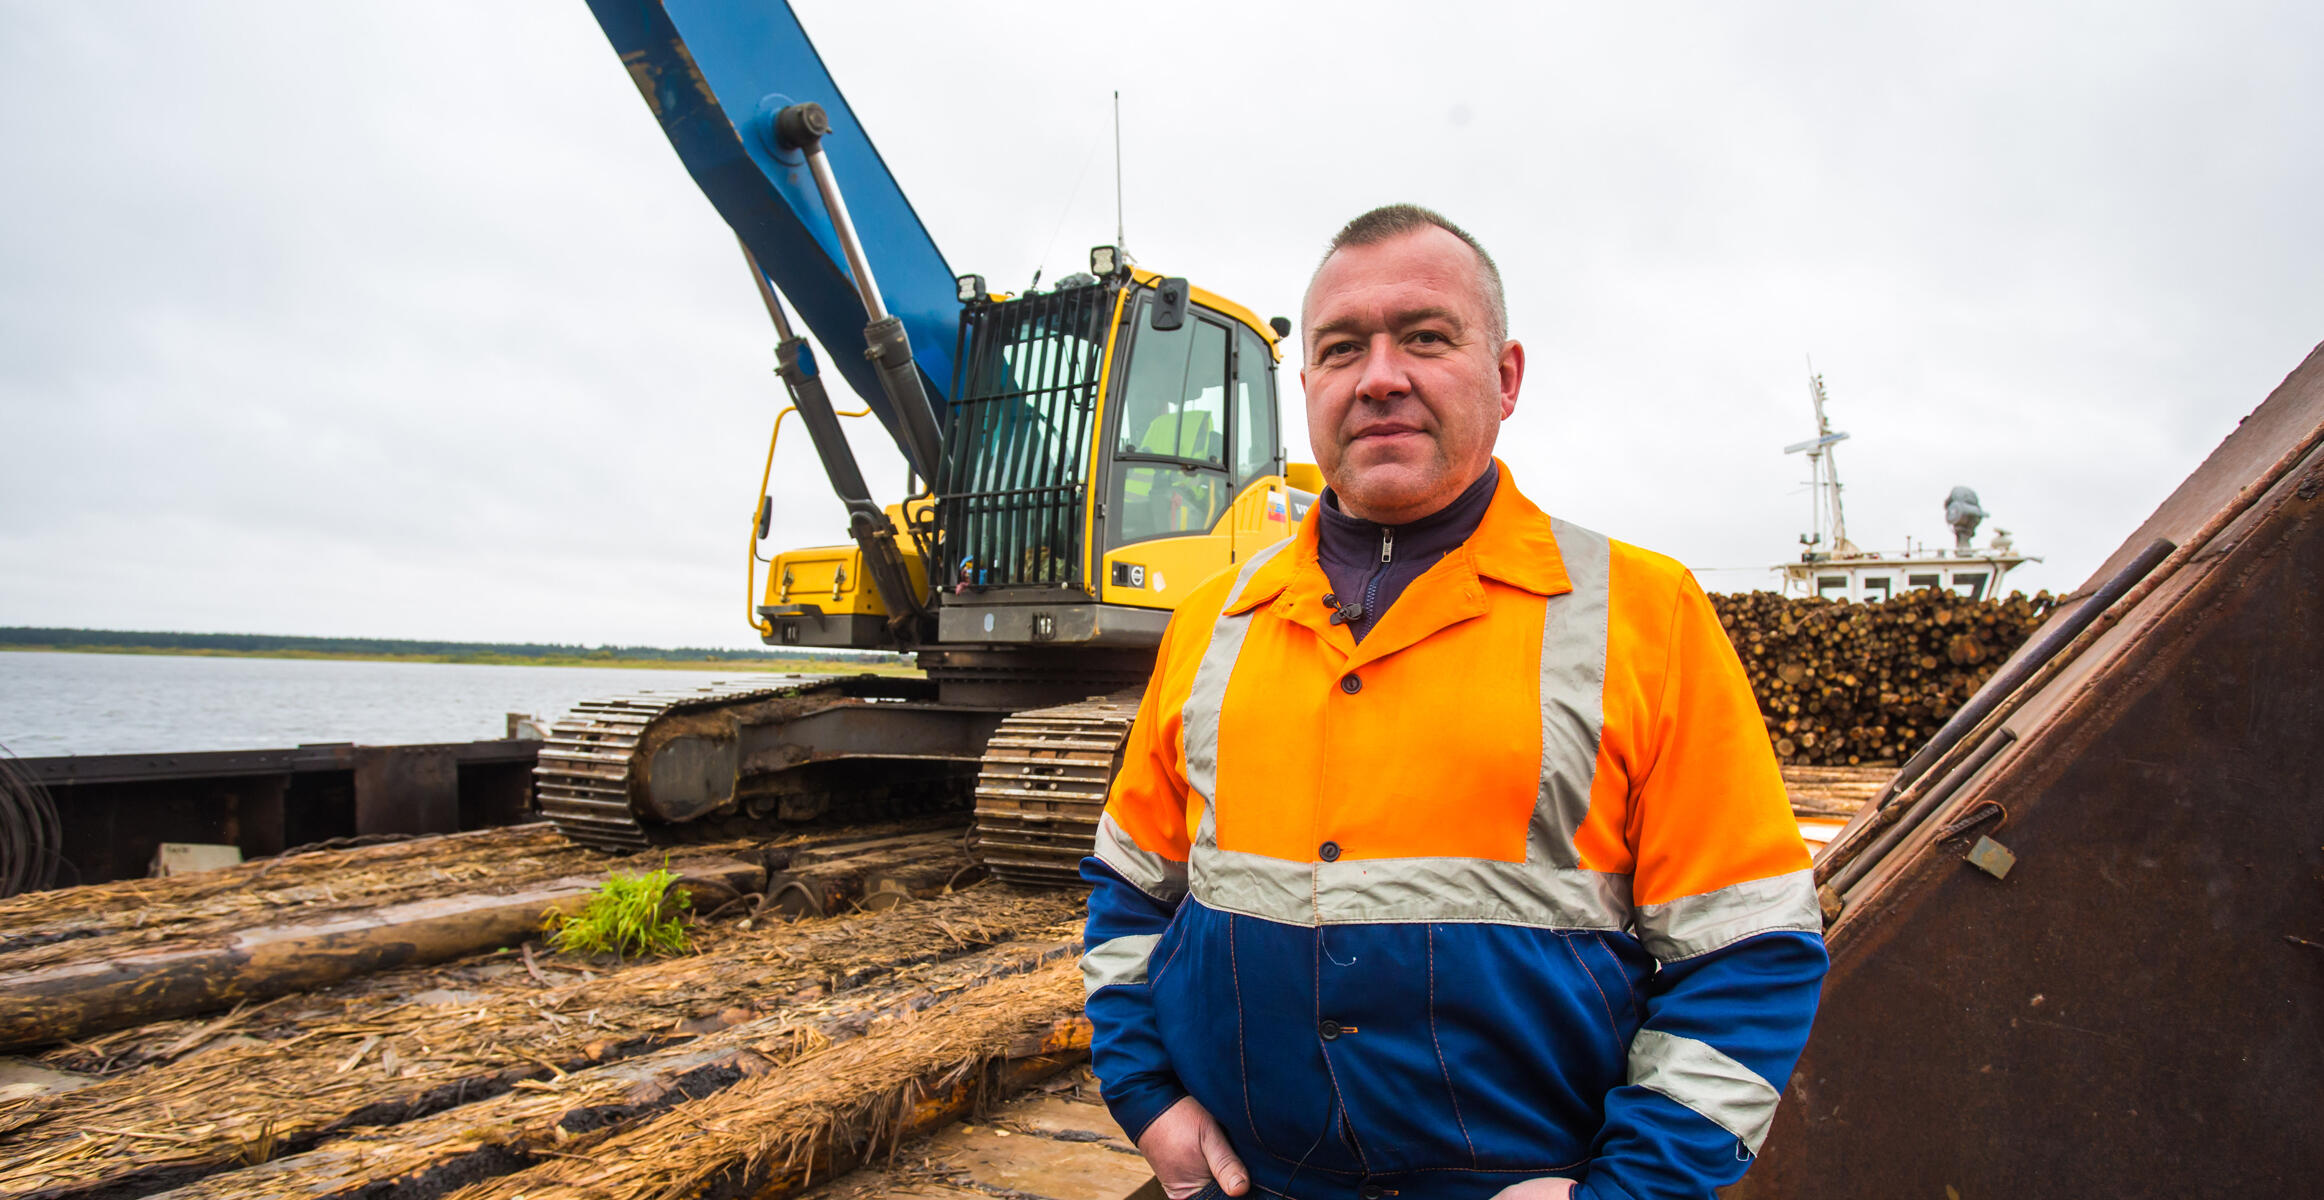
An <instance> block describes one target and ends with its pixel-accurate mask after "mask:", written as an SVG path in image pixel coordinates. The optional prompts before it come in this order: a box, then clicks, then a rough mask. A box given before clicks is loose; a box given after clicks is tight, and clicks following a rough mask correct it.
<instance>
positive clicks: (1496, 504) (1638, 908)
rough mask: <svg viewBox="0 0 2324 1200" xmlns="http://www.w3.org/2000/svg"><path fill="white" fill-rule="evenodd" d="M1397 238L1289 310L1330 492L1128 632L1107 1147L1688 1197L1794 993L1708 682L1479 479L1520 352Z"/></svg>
mask: <svg viewBox="0 0 2324 1200" xmlns="http://www.w3.org/2000/svg"><path fill="white" fill-rule="evenodd" d="M1505 313H1506V307H1505V304H1504V301H1503V299H1502V291H1501V282H1500V276H1499V272H1498V270H1497V269H1496V268H1495V267H1494V265H1493V262H1492V259H1491V258H1490V257H1489V256H1487V255H1486V253H1485V252H1484V249H1483V247H1481V246H1479V245H1478V244H1477V242H1476V241H1475V239H1473V238H1471V237H1469V235H1468V234H1466V233H1464V232H1462V231H1461V230H1460V229H1459V228H1458V227H1456V226H1454V225H1453V224H1452V223H1451V222H1449V221H1446V220H1445V219H1444V218H1442V217H1440V216H1437V215H1436V214H1434V213H1431V212H1428V211H1427V210H1425V209H1420V208H1415V207H1412V206H1409V205H1396V206H1391V207H1388V208H1384V209H1379V210H1376V211H1374V212H1371V213H1367V214H1366V215H1364V216H1362V217H1359V218H1357V219H1356V220H1355V221H1354V222H1352V223H1351V224H1349V225H1348V227H1347V228H1346V229H1344V230H1342V231H1341V233H1340V235H1339V236H1338V237H1337V238H1336V239H1334V240H1333V242H1332V246H1331V249H1330V251H1329V253H1328V254H1327V255H1326V256H1325V258H1324V261H1323V265H1322V266H1321V267H1319V268H1318V269H1317V271H1316V274H1315V277H1314V279H1313V280H1312V281H1311V282H1310V284H1309V286H1308V294H1307V300H1306V302H1305V304H1304V306H1303V312H1302V318H1303V325H1304V327H1305V346H1304V356H1303V360H1302V365H1301V368H1300V382H1301V383H1302V384H1303V385H1304V386H1305V388H1306V392H1307V414H1308V429H1309V433H1310V436H1311V437H1312V439H1313V441H1314V448H1315V454H1316V460H1317V463H1318V465H1319V466H1320V467H1321V468H1322V470H1323V475H1324V478H1325V480H1326V481H1327V482H1328V483H1329V485H1330V487H1329V490H1328V491H1327V492H1326V493H1325V495H1324V497H1323V499H1322V500H1321V501H1319V502H1318V503H1317V504H1315V505H1314V506H1313V507H1312V508H1311V509H1310V510H1309V513H1308V516H1307V518H1306V519H1305V521H1304V522H1302V524H1301V526H1300V528H1299V530H1298V532H1297V533H1296V534H1295V535H1294V536H1293V537H1292V538H1291V539H1290V540H1289V541H1288V542H1284V543H1281V544H1279V545H1278V546H1276V547H1274V548H1272V549H1271V550H1270V551H1267V552H1262V553H1261V554H1257V555H1253V556H1252V557H1251V558H1250V559H1249V560H1247V561H1246V562H1245V563H1243V564H1242V565H1241V566H1240V567H1239V568H1238V569H1236V570H1235V571H1233V572H1231V573H1230V574H1227V575H1222V576H1220V577H1219V578H1216V579H1213V580H1211V581H1209V582H1208V583H1206V584H1204V585H1203V586H1202V587H1201V588H1200V589H1199V590H1198V591H1197V592H1196V593H1195V594H1194V595H1193V596H1192V597H1191V598H1190V599H1189V600H1188V601H1187V602H1186V603H1184V604H1182V605H1181V606H1180V608H1179V610H1178V614H1177V617H1176V618H1175V619H1174V621H1173V622H1172V624H1171V627H1170V630H1169V632H1168V633H1167V634H1166V635H1165V637H1164V640H1163V644H1162V649H1161V657H1160V661H1159V662H1158V664H1157V666H1156V668H1155V672H1154V678H1153V681H1152V683H1151V684H1150V686H1149V687H1148V688H1147V690H1146V695H1145V699H1144V702H1143V704H1142V705H1141V707H1140V709H1139V713H1138V718H1137V723H1136V725H1135V726H1134V727H1133V729H1132V731H1131V735H1130V741H1129V745H1128V747H1127V750H1126V753H1125V757H1124V762H1123V766H1122V772H1121V775H1120V776H1119V778H1118V779H1117V780H1116V781H1115V784H1114V789H1113V792H1112V795H1111V797H1110V798H1109V801H1108V804H1107V808H1106V816H1105V818H1104V820H1103V822H1102V823H1101V825H1100V827H1099V831H1098V839H1097V847H1096V852H1095V853H1094V855H1093V856H1092V857H1090V858H1089V859H1087V860H1085V862H1084V865H1083V868H1082V870H1083V874H1084V876H1085V877H1087V878H1088V879H1089V880H1090V882H1091V883H1092V884H1094V885H1095V889H1096V890H1095V891H1094V893H1093V894H1092V895H1091V897H1090V902H1089V925H1088V934H1087V945H1088V952H1087V954H1086V955H1085V956H1084V958H1083V972H1084V976H1085V980H1086V982H1087V984H1088V987H1089V989H1090V992H1089V1005H1088V1009H1089V1016H1090V1019H1091V1021H1092V1022H1093V1023H1094V1024H1095V1026H1096V1038H1095V1043H1094V1047H1093V1055H1094V1059H1095V1067H1096V1070H1097V1074H1098V1076H1099V1078H1100V1079H1101V1080H1102V1081H1103V1091H1104V1095H1105V1099H1106V1101H1107V1103H1108V1104H1109V1105H1110V1106H1111V1108H1112V1110H1113V1113H1114V1116H1115V1118H1116V1119H1117V1120H1118V1121H1119V1122H1120V1123H1121V1125H1122V1128H1123V1129H1124V1130H1125V1131H1126V1132H1128V1133H1129V1134H1130V1135H1131V1136H1132V1137H1133V1138H1135V1139H1136V1140H1137V1143H1138V1148H1139V1149H1140V1151H1142V1152H1143V1153H1144V1154H1145V1155H1146V1157H1147V1159H1148V1160H1149V1161H1150V1162H1151V1163H1152V1164H1153V1166H1154V1170H1155V1173H1156V1175H1157V1176H1158V1177H1159V1178H1160V1179H1161V1181H1162V1184H1163V1187H1164V1191H1165V1193H1166V1194H1167V1195H1168V1196H1170V1197H1172V1198H1173V1200H1180V1198H1183V1197H1188V1196H1193V1195H1197V1194H1211V1195H1215V1194H1219V1193H1221V1192H1223V1193H1224V1194H1226V1195H1236V1196H1239V1195H1244V1194H1246V1193H1250V1192H1252V1191H1254V1190H1255V1191H1256V1192H1258V1193H1261V1194H1266V1195H1279V1196H1293V1197H1300V1198H1303V1200H1304V1198H1309V1197H1335V1198H1336V1197H1347V1198H1350V1200H1374V1198H1377V1197H1384V1196H1405V1197H1451V1198H1454V1200H1470V1198H1475V1200H1485V1198H1488V1197H1506V1198H1509V1200H1536V1198H1538V1200H1554V1198H1556V1197H1562V1196H1567V1195H1569V1194H1573V1195H1585V1196H1591V1197H1605V1198H1613V1197H1640V1198H1642V1197H1664V1196H1671V1197H1676V1196H1689V1197H1700V1196H1708V1195H1710V1194H1711V1192H1712V1190H1713V1189H1714V1188H1716V1187H1719V1186H1721V1185H1724V1184H1726V1183H1729V1182H1732V1181H1733V1180H1734V1179H1736V1178H1737V1177H1739V1176H1740V1175H1741V1174H1742V1173H1743V1170H1744V1168H1745V1167H1746V1166H1747V1165H1748V1164H1749V1161H1750V1159H1751V1156H1752V1155H1753V1153H1754V1152H1755V1151H1756V1150H1757V1148H1758V1146H1759V1142H1760V1139H1761V1138H1762V1137H1764V1136H1765V1134H1766V1130H1767V1125H1768V1121H1769V1119H1770V1118H1771V1115H1772V1113H1773V1111H1774V1107H1775V1102H1776V1098H1777V1096H1778V1093H1779V1091H1780V1089H1781V1086H1782V1083H1783V1081H1784V1080H1785V1079H1787V1078H1788V1077H1789V1075H1790V1072H1791V1069H1792V1064H1793V1062H1794V1060H1795V1059H1796V1058H1797V1057H1798V1054H1799V1051H1800V1048H1801V1046H1802V1045H1803V1044H1804V1042H1805V1041H1806V1038H1807V1032H1808V1024H1809V1020H1810V1018H1811V1017H1812V1016H1813V1014H1814V1008H1815V998H1816V990H1817V986H1818V984H1819V982H1820V980H1821V979H1822V977H1823V973H1824V970H1825V967H1826V965H1827V960H1826V958H1825V955H1824V948H1823V941H1822V938H1821V922H1820V920H1819V918H1818V912H1817V908H1816V902H1815V896H1814V892H1813V889H1812V886H1811V884H1810V882H1809V876H1808V858H1807V852H1806V850H1805V848H1804V847H1803V845H1802V843H1801V841H1800V838H1799V833H1798V827H1797V826H1796V824H1795V823H1794V822H1793V820H1792V817H1791V810H1790V807H1789V805H1788V804H1787V803H1786V801H1785V798H1784V792H1783V785H1782V781H1781V779H1780V778H1779V776H1778V775H1777V773H1776V767H1775V760H1774V756H1773V754H1772V753H1771V752H1770V751H1769V749H1768V745H1767V738H1766V734H1765V731H1764V729H1763V726H1762V724H1761V722H1760V718H1759V711H1758V707H1757V705H1756V703H1755V702H1754V701H1753V699H1752V696H1751V692H1750V689H1749V687H1748V685H1747V683H1746V682H1745V679H1744V675H1743V670H1742V667H1741V664H1740V663H1739V662H1738V661H1737V659H1736V657H1735V652H1734V649H1733V648H1732V647H1731V646H1730V645H1729V644H1728V642H1727V639H1726V637H1725V635H1724V634H1723V633H1722V632H1721V630H1720V627H1719V623H1718V618H1717V617H1716V615H1715V614H1714V613H1713V612H1712V611H1711V608H1710V604H1709V602H1708V600H1706V599H1705V597H1704V596H1703V593H1702V590H1701V589H1700V588H1699V587H1698V586H1697V585H1696V584H1695V582H1694V580H1693V577H1692V576H1690V575H1689V574H1688V573H1687V571H1686V570H1685V568H1683V567H1681V566H1679V565H1678V564H1677V563H1674V562H1672V561H1671V560H1669V559H1667V558H1663V557H1661V556H1659V555H1655V554H1650V553H1648V552H1646V551H1643V550H1639V549H1636V548H1634V547H1631V546H1628V545H1624V544H1622V543H1620V542H1613V541H1610V540H1608V539H1606V538H1604V537H1601V536H1599V535H1597V534H1594V533H1591V532H1589V531H1587V530H1583V529H1580V528H1577V527H1575V526H1572V525H1568V524H1566V523H1564V522H1562V521H1556V520H1553V519H1551V518H1550V517H1547V516H1545V515H1543V514H1542V512H1541V511H1540V510H1539V509H1537V508H1535V507H1534V506H1533V504H1532V503H1531V502H1530V501H1528V500H1527V499H1526V498H1525V497H1524V496H1523V495H1522V494H1520V493H1519V492H1518V490H1517V486H1516V482H1515V481H1514V480H1513V479H1512V478H1511V477H1510V475H1509V473H1508V471H1507V469H1506V468H1505V467H1503V466H1502V465H1500V464H1499V463H1498V462H1497V461H1496V460H1495V459H1494V458H1493V453H1492V452H1493V444H1494V440H1495V438H1496V436H1497V434H1498V432H1499V429H1500V424H1501V422H1502V421H1503V420H1504V419H1506V418H1507V417H1508V416H1509V415H1510V413H1512V412H1513V411H1514V410H1515V409H1516V406H1517V396H1518V390H1519V385H1520V384H1521V383H1522V382H1523V379H1524V375H1525V351H1524V348H1523V347H1522V346H1520V345H1519V344H1518V343H1516V342H1514V341H1510V340H1509V338H1508V332H1507V319H1506V316H1505Z"/></svg>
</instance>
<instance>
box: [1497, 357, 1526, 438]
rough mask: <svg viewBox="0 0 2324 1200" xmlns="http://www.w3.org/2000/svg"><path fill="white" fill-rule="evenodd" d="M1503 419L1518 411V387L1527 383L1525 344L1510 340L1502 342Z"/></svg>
mask: <svg viewBox="0 0 2324 1200" xmlns="http://www.w3.org/2000/svg"><path fill="white" fill-rule="evenodd" d="M1499 366H1500V374H1501V419H1502V420H1504V421H1506V420H1508V419H1509V414H1510V413H1513V412H1516V411H1517V389H1518V388H1520V387H1522V386H1523V385H1524V383H1525V344H1524V343H1523V342H1516V341H1509V342H1503V343H1501V361H1500V364H1499Z"/></svg>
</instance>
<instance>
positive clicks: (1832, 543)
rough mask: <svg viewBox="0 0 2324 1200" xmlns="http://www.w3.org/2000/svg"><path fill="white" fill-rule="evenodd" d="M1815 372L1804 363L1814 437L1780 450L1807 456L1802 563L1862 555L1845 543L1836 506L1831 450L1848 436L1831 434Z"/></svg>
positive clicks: (1843, 521) (1836, 472)
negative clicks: (1806, 491)
mask: <svg viewBox="0 0 2324 1200" xmlns="http://www.w3.org/2000/svg"><path fill="white" fill-rule="evenodd" d="M1815 371H1816V367H1815V363H1814V362H1813V361H1812V360H1811V361H1810V362H1809V363H1808V402H1809V403H1810V404H1812V405H1813V406H1814V407H1815V412H1816V436H1814V437H1812V438H1810V439H1808V440H1807V441H1804V442H1794V443H1792V444H1791V445H1789V446H1785V447H1784V448H1783V452H1784V453H1785V454H1799V453H1802V452H1805V453H1806V454H1807V456H1808V475H1809V478H1808V495H1809V507H1808V520H1809V522H1810V526H1811V527H1810V530H1809V532H1807V533H1803V534H1801V535H1800V539H1799V540H1800V544H1801V545H1802V546H1805V547H1807V549H1806V550H1804V551H1802V552H1801V554H1800V559H1801V560H1802V561H1804V562H1817V561H1821V560H1823V559H1831V558H1854V557H1856V556H1858V555H1860V554H1861V553H1862V551H1860V550H1858V549H1857V548H1856V543H1854V542H1851V541H1849V540H1848V517H1847V514H1846V513H1845V512H1843V511H1842V510H1841V507H1840V465H1839V463H1838V462H1837V461H1836V460H1835V459H1834V458H1833V456H1832V447H1833V446H1834V445H1835V444H1837V443H1839V442H1843V441H1846V440H1847V439H1848V435H1847V434H1845V433H1835V432H1833V431H1832V422H1831V419H1830V418H1828V417H1826V416H1825V415H1824V377H1823V376H1821V375H1818V374H1816V373H1815ZM1827 533H1828V534H1829V538H1828V539H1827V537H1826V535H1827ZM1823 547H1828V548H1823Z"/></svg>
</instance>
